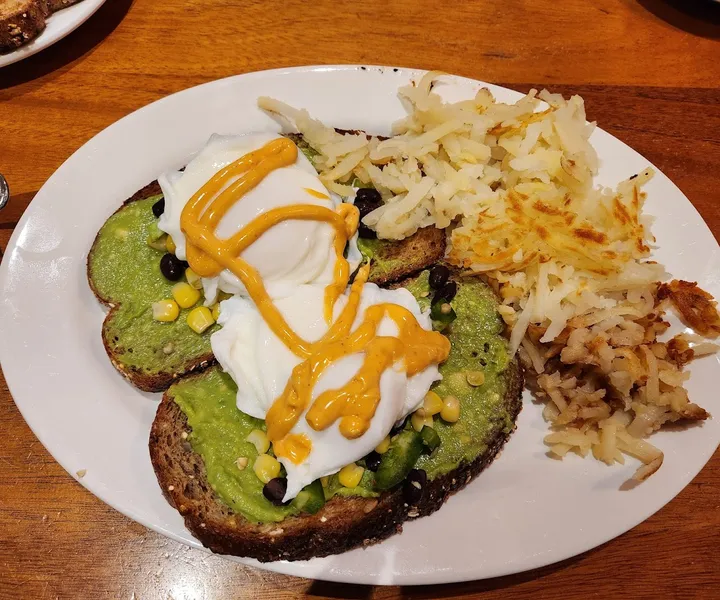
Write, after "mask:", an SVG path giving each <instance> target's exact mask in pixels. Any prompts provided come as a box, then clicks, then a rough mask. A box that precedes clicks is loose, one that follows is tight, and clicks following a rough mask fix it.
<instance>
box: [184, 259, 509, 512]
mask: <svg viewBox="0 0 720 600" xmlns="http://www.w3.org/2000/svg"><path fill="white" fill-rule="evenodd" d="M408 289H409V290H410V291H411V292H412V293H413V294H414V295H415V297H416V298H417V299H418V300H419V302H420V304H421V306H422V307H423V309H427V308H429V306H430V301H429V298H428V294H427V293H426V292H429V291H430V290H429V286H428V275H427V272H425V273H423V274H422V275H421V276H420V277H419V278H418V279H416V280H415V281H413V282H412V283H411V284H410V285H409V286H408ZM451 304H452V306H453V308H454V310H455V312H456V313H457V318H456V319H455V321H453V323H452V324H451V326H450V327H449V330H448V331H446V333H447V334H448V336H449V338H450V341H451V344H452V350H451V352H450V357H449V358H448V360H447V362H446V363H445V364H443V365H441V366H440V372H441V373H442V375H443V380H442V381H441V382H439V383H438V384H437V385H436V386H435V388H434V389H435V391H436V392H437V393H438V394H439V395H440V396H441V397H445V396H446V395H448V394H452V395H454V396H456V397H457V398H458V399H459V400H460V405H461V408H460V419H459V420H458V422H457V423H454V424H449V423H445V422H444V421H442V419H440V418H438V417H436V418H435V431H436V432H437V434H438V437H439V438H440V445H439V447H437V448H436V449H435V450H434V451H433V452H432V453H431V454H424V455H422V456H421V457H420V459H419V460H418V461H417V463H416V465H415V467H416V468H419V469H424V470H425V471H426V472H427V475H428V478H429V479H431V480H432V479H434V478H435V477H438V476H439V475H443V474H445V473H447V472H449V471H452V470H453V469H455V468H456V467H458V465H459V464H460V463H461V462H463V461H468V462H469V461H472V460H473V459H474V458H475V457H477V456H478V455H479V454H481V453H482V452H484V451H485V450H486V448H487V443H488V441H489V440H490V438H491V437H493V436H494V434H495V432H497V431H498V430H499V429H511V428H512V426H513V423H512V419H511V417H510V415H508V414H507V412H506V410H505V408H504V403H503V397H504V393H505V385H506V383H505V379H504V377H503V375H502V373H503V371H504V370H505V369H506V368H507V366H508V364H509V357H508V352H507V342H506V341H505V339H504V338H503V337H502V335H501V333H502V322H501V320H500V317H499V315H498V314H497V310H496V306H497V301H496V299H495V297H494V295H493V292H492V291H491V290H490V288H489V287H488V286H487V285H485V284H484V283H483V282H482V281H480V280H478V279H472V280H470V279H465V280H463V281H462V282H461V283H460V285H459V286H458V293H457V295H456V296H455V298H454V299H453V300H452V302H451ZM480 370H481V371H483V372H484V374H485V382H484V383H483V385H481V386H477V387H473V386H471V385H469V384H468V383H467V380H466V373H467V372H469V371H472V372H475V371H480ZM236 390H237V388H236V386H235V384H234V383H233V381H232V380H231V379H230V378H229V376H227V375H225V374H223V373H221V372H220V371H219V369H217V368H215V369H211V370H210V371H209V372H208V373H207V374H205V375H202V376H200V377H195V378H191V379H188V380H184V381H180V382H178V383H177V384H175V385H174V386H173V387H171V388H170V393H171V394H172V396H173V397H174V399H175V401H176V402H177V403H178V405H179V406H180V408H181V409H182V411H183V412H184V413H185V414H186V415H187V418H188V424H189V425H190V427H192V430H193V431H192V433H191V434H190V437H189V440H190V443H191V444H192V447H193V449H194V450H195V451H196V452H198V453H199V454H200V455H201V456H202V457H203V461H204V462H205V467H206V469H207V477H208V481H209V482H210V485H211V486H212V488H213V490H214V491H215V493H217V495H218V496H219V497H220V499H221V500H222V501H223V502H225V503H226V504H228V505H229V506H230V507H231V508H232V509H233V510H235V511H237V512H239V513H240V514H242V515H243V516H244V517H245V518H247V519H248V520H250V521H254V522H266V521H279V520H282V519H283V518H284V517H285V516H287V515H290V514H294V513H295V512H297V511H296V509H295V508H294V507H292V506H287V507H276V506H273V505H272V504H271V503H270V502H268V501H267V500H266V499H265V497H264V496H263V494H262V487H263V486H262V483H261V482H260V481H259V480H258V478H257V476H256V475H255V473H254V472H253V470H252V464H253V461H254V459H255V457H256V456H257V452H256V450H255V447H254V446H252V444H249V443H247V442H245V441H244V440H245V437H246V436H247V434H248V433H249V432H250V431H251V430H252V429H255V428H264V427H265V425H264V423H263V422H262V421H258V420H257V419H254V418H252V417H249V416H247V415H245V414H243V413H241V412H240V411H239V410H237V408H236V407H235V393H236ZM243 456H244V457H248V458H249V463H248V467H247V468H245V469H242V470H241V469H239V468H238V467H237V464H236V462H237V459H238V458H239V457H243ZM384 456H385V455H384ZM378 493H379V491H378V490H377V489H375V474H374V473H373V472H371V471H370V470H367V469H366V470H365V473H364V475H363V478H362V480H361V481H360V484H359V485H358V486H357V487H355V488H353V489H348V488H345V487H343V486H342V485H341V484H340V482H339V481H338V478H337V475H333V476H331V477H330V478H329V480H328V482H327V485H326V486H325V497H326V499H330V498H331V497H332V496H334V495H341V496H363V497H372V496H377V495H378Z"/></svg>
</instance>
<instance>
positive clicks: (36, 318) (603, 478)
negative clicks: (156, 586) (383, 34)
mask: <svg viewBox="0 0 720 600" xmlns="http://www.w3.org/2000/svg"><path fill="white" fill-rule="evenodd" d="M419 75H421V73H418V72H415V71H410V70H406V69H392V68H378V67H354V66H340V67H338V66H334V67H302V68H294V69H284V70H275V71H265V72H260V73H251V74H248V75H241V76H237V77H232V78H229V79H224V80H221V81H215V82H212V83H208V84H205V85H202V86H199V87H196V88H193V89H189V90H186V91H183V92H180V93H178V94H175V95H173V96H170V97H168V98H165V99H163V100H160V101H158V102H156V103H154V104H151V105H150V106H147V107H145V108H143V109H141V110H139V111H137V112H135V113H133V114H131V115H129V116H128V117H125V118H124V119H122V120H121V121H119V122H117V123H115V124H114V125H112V126H111V127H108V128H107V129H106V130H105V131H103V132H101V133H100V134H98V135H97V136H96V137H94V138H93V139H92V140H90V141H89V142H88V143H87V144H85V145H84V146H83V147H82V148H81V149H80V150H78V151H77V152H76V153H75V154H74V155H73V156H72V157H70V159H69V160H68V161H67V162H66V163H65V164H64V165H63V166H62V167H60V169H58V171H57V172H56V173H55V174H54V175H53V176H52V177H51V178H50V179H49V180H48V182H47V183H46V184H45V186H44V187H43V188H42V189H41V190H40V192H38V194H37V196H35V199H34V200H33V202H32V204H31V206H30V207H29V208H28V210H27V211H26V212H25V214H24V215H23V218H22V219H21V221H20V223H19V224H18V226H17V228H16V230H15V232H14V234H13V237H12V239H11V241H10V244H9V247H8V250H7V253H6V256H5V260H4V262H3V264H2V265H1V266H0V286H1V287H0V330H1V331H2V333H1V334H0V340H2V342H1V345H0V359H1V360H2V366H3V369H4V371H5V377H6V378H7V381H8V384H9V386H10V390H11V391H12V393H13V396H14V398H15V402H16V403H17V405H18V407H19V408H20V410H21V412H22V414H23V416H24V417H25V419H26V420H27V422H28V423H29V425H30V427H31V428H32V429H33V431H34V432H35V434H36V435H37V436H38V438H39V439H40V441H41V442H42V443H43V444H44V445H45V447H46V448H47V449H48V450H49V451H50V452H51V453H52V454H53V456H54V457H55V458H56V459H57V460H58V462H59V463H60V464H61V465H62V466H63V467H64V468H65V469H66V470H67V471H68V472H69V473H71V474H75V473H76V472H77V471H78V470H80V469H86V470H87V474H86V475H85V477H84V478H83V479H82V480H81V481H80V482H81V483H82V485H84V486H85V487H87V488H88V489H89V490H90V491H91V492H92V493H94V494H96V495H97V496H99V497H100V498H102V499H103V500H104V501H105V502H107V503H108V504H110V505H111V506H113V507H115V508H116V509H117V510H119V511H121V512H122V513H124V514H126V515H128V516H129V517H130V518H132V519H135V520H136V521H139V522H140V523H142V524H144V525H146V526H148V527H150V528H152V529H154V530H156V531H159V532H160V533H163V534H165V535H167V536H169V537H171V538H173V539H176V540H179V541H181V542H185V543H186V544H189V545H191V546H194V547H198V543H197V542H196V541H195V540H194V539H193V538H192V537H191V536H190V535H189V534H188V532H187V531H186V530H185V528H184V527H183V522H182V519H181V518H180V516H179V515H178V513H177V512H175V511H174V510H173V509H172V508H170V506H169V505H168V504H167V503H166V502H165V500H164V499H163V497H162V495H161V493H160V489H159V488H158V485H157V483H156V480H155V476H154V474H153V471H152V467H151V465H150V460H149V456H148V450H147V440H148V431H149V429H150V423H151V421H152V419H153V416H154V412H155V408H156V406H157V402H158V400H159V398H160V396H159V395H152V394H143V393H140V392H138V391H136V390H135V389H134V388H132V387H131V386H130V385H129V384H127V383H126V382H125V381H124V380H123V379H122V378H121V377H120V376H119V375H118V374H117V373H116V372H115V370H114V369H113V367H112V366H111V365H110V362H109V361H108V359H107V356H106V355H105V351H104V350H103V346H102V343H101V340H100V325H101V322H102V319H103V315H104V313H103V310H102V309H101V307H100V305H99V304H98V302H97V301H96V300H95V298H94V297H93V295H92V293H91V292H90V290H89V288H88V286H87V282H86V279H85V260H86V257H87V252H88V249H89V247H90V244H91V242H92V240H93V237H94V236H95V233H96V232H97V230H98V229H99V228H100V226H101V225H102V224H103V222H104V221H105V219H106V218H107V217H108V216H109V215H110V214H111V213H112V212H113V211H114V210H115V209H116V208H117V207H118V206H119V205H120V203H121V202H122V201H123V200H124V199H125V198H127V197H128V196H130V195H131V194H132V193H133V192H135V191H136V190H137V189H139V188H140V187H142V186H143V185H145V184H146V183H148V182H149V181H151V180H152V179H154V178H155V177H156V176H157V175H158V174H159V173H160V172H161V171H163V170H165V169H169V168H174V167H179V166H181V165H183V164H185V163H186V161H187V160H188V158H189V157H190V156H191V155H192V153H193V152H195V151H196V150H197V149H198V148H200V147H201V146H202V145H203V144H204V143H205V141H206V139H207V138H208V136H209V135H210V134H211V133H213V132H219V133H240V132H244V131H248V130H278V126H277V124H276V123H275V122H274V121H273V120H271V119H270V118H269V117H268V116H266V115H265V114H264V113H262V112H261V111H260V110H258V109H257V108H256V105H255V101H256V98H257V97H258V96H260V95H270V96H273V97H276V98H279V99H281V100H285V101H287V102H290V103H292V104H293V105H294V106H299V107H307V108H308V109H310V111H311V113H312V114H313V115H314V116H315V117H318V118H321V119H322V120H324V121H325V122H327V123H331V124H333V125H335V126H339V127H345V128H351V129H356V128H362V129H367V130H369V131H374V132H377V133H383V132H387V131H388V128H389V126H390V123H391V122H392V121H393V120H394V119H396V118H398V117H400V116H401V115H403V111H402V108H401V105H400V103H399V101H398V99H397V96H396V92H397V88H398V86H400V85H404V84H406V83H407V82H408V81H409V80H410V79H411V78H414V77H418V76H419ZM480 85H484V84H480V83H478V82H475V81H471V80H468V79H463V78H448V79H447V80H446V84H445V85H441V86H438V87H437V88H436V89H438V90H439V91H440V92H441V93H443V95H445V96H446V97H448V98H452V99H458V98H461V97H468V96H470V95H471V94H473V93H474V91H475V90H477V88H478V87H479V86H480ZM490 88H491V89H492V91H493V93H494V94H495V95H496V96H497V97H498V98H499V99H500V100H505V101H513V100H515V99H516V98H518V97H519V94H518V93H517V92H513V91H511V90H507V89H504V88H499V87H495V86H490ZM592 141H593V143H594V144H595V147H596V148H597V150H598V152H599V154H600V156H601V157H602V173H601V181H602V182H604V183H607V184H609V183H614V182H617V181H618V180H620V179H622V178H625V177H628V176H630V175H632V174H633V173H637V172H638V171H640V170H641V169H643V168H645V167H646V166H647V164H648V161H646V160H645V159H644V158H642V157H641V156H640V155H639V154H637V153H636V152H634V151H633V150H631V149H630V148H629V147H627V146H626V145H625V144H623V143H622V142H620V141H619V140H617V139H615V138H613V137H612V136H610V135H608V134H607V133H605V132H603V131H597V132H596V133H595V134H594V136H593V140H592ZM647 191H648V194H649V200H648V211H649V212H650V213H652V214H654V215H656V216H657V222H656V224H655V228H654V231H655V233H656V235H657V238H658V242H659V245H660V249H659V250H658V252H657V255H656V256H657V258H658V259H659V260H661V261H663V262H664V263H665V264H666V265H667V266H668V268H669V269H670V271H671V272H673V273H675V274H677V275H681V276H683V277H684V278H686V279H690V280H697V281H698V282H700V285H701V286H702V287H703V288H705V289H706V290H708V291H709V292H711V293H713V294H714V295H715V296H716V297H720V281H719V279H718V277H719V276H720V249H719V248H718V245H717V243H716V242H715V239H714V238H713V236H712V234H711V233H710V231H709V230H708V228H707V226H706V225H705V223H704V222H703V221H702V219H701V218H700V216H699V215H698V213H697V212H696V211H695V209H694V208H693V206H692V205H691V204H690V202H689V201H688V200H687V198H685V196H683V194H682V192H680V190H679V189H678V188H677V187H675V185H673V184H672V183H671V182H670V181H669V180H668V179H667V178H666V177H665V176H664V175H662V174H661V173H658V175H657V177H656V178H655V179H654V180H653V181H652V182H651V183H650V184H649V185H648V186H647ZM719 378H720V363H719V362H718V359H717V358H715V357H713V358H706V359H703V360H702V361H699V362H698V363H697V364H695V365H693V368H692V379H691V380H690V382H689V385H688V387H689V390H690V394H691V397H692V398H693V399H694V400H695V401H696V402H698V403H700V404H701V405H703V406H705V407H707V408H708V409H709V410H710V411H712V412H714V413H720V410H719V407H718V400H717V393H716V389H717V383H716V382H717V381H718V379H719ZM714 390H715V391H714ZM545 433H546V425H545V423H544V422H543V420H542V418H541V414H540V408H539V407H538V406H536V405H533V404H532V402H531V401H530V399H529V398H528V397H526V398H525V406H524V408H523V411H522V413H521V415H520V419H519V421H518V430H517V432H516V433H515V434H514V435H513V436H512V438H511V440H510V442H509V443H508V445H507V446H506V448H505V450H504V451H503V453H502V456H501V457H500V458H499V459H498V460H497V461H496V462H495V463H493V465H492V466H491V467H490V468H489V469H488V470H487V472H485V473H484V474H483V475H482V476H480V477H479V478H478V479H477V480H476V481H475V482H474V483H472V484H471V485H470V486H469V487H468V488H467V489H466V490H464V491H462V492H460V493H459V494H457V495H455V496H454V497H453V498H451V499H450V500H449V501H448V503H447V505H446V506H445V507H443V508H442V509H441V510H440V511H439V512H438V513H436V514H435V515H433V516H431V517H427V518H424V519H420V520H418V521H415V522H412V523H409V524H408V525H407V526H406V527H405V531H404V533H403V534H402V535H398V536H395V537H393V538H391V539H389V540H387V541H386V542H383V543H382V544H379V545H376V546H373V547H371V548H368V549H366V550H354V551H352V552H349V553H346V554H343V555H339V556H332V557H329V558H324V559H315V560H311V561H308V562H299V563H284V562H278V563H273V564H268V565H264V566H265V568H269V569H272V570H275V571H279V572H282V573H289V574H292V575H301V576H305V577H314V578H319V579H327V580H333V581H345V582H353V583H367V584H378V583H384V584H421V583H442V582H450V581H462V580H470V579H480V578H484V577H493V576H498V575H505V574H509V573H514V572H518V571H523V570H527V569H533V568H536V567H541V566H543V565H547V564H549V563H553V562H556V561H559V560H562V559H565V558H568V557H571V556H573V555H576V554H578V553H581V552H584V551H585V550H588V549H590V548H592V547H594V546H597V545H599V544H602V543H603V542H606V541H607V540H609V539H611V538H613V537H615V536H618V535H620V534H621V533H623V532H625V531H627V530H628V529H630V528H631V527H633V526H635V525H637V524H638V523H640V522H641V521H643V520H644V519H646V518H647V517H649V516H650V515H651V514H653V513H654V512H655V511H657V510H658V509H659V508H661V507H662V506H663V505H664V504H666V503H667V502H669V501H670V500H671V499H672V498H673V497H674V496H675V495H676V494H677V493H678V492H679V491H680V490H682V488H683V487H685V486H686V485H687V484H688V483H689V482H690V480H691V479H692V478H693V477H694V476H695V475H696V474H697V472H698V471H699V470H700V469H701V468H702V467H703V465H704V464H705V463H706V462H707V460H708V459H709V458H710V456H711V455H712V453H713V451H714V450H715V448H716V447H717V445H718V442H719V441H720V420H718V419H715V420H710V421H708V422H706V423H704V424H703V425H702V426H697V427H695V428H693V429H692V431H685V432H667V433H661V434H659V435H657V436H655V437H654V438H653V443H656V444H657V445H659V446H660V447H661V448H662V449H663V450H664V452H665V464H664V465H663V467H662V469H660V471H659V472H658V473H657V474H656V475H654V476H653V477H652V478H650V480H649V481H647V482H645V483H644V484H642V485H641V486H638V487H636V488H635V489H632V490H629V491H619V489H618V488H619V487H620V485H621V484H622V483H623V482H624V481H625V480H626V479H627V478H628V477H630V476H631V475H632V473H633V472H634V470H635V468H636V466H637V464H627V465H626V466H624V467H622V466H616V467H614V468H610V467H606V466H604V465H603V464H601V463H599V462H597V461H594V460H592V459H588V460H582V459H580V458H578V457H575V456H570V457H568V458H567V459H566V460H565V461H564V462H562V463H561V462H559V461H554V460H551V459H549V458H547V457H546V456H545V449H544V446H543V444H542V438H543V435H544V434H545ZM628 462H629V463H632V462H633V461H628ZM650 550H651V549H650V548H648V551H650ZM242 562H245V563H248V564H253V565H257V564H258V563H256V562H255V561H252V560H243V561H242Z"/></svg>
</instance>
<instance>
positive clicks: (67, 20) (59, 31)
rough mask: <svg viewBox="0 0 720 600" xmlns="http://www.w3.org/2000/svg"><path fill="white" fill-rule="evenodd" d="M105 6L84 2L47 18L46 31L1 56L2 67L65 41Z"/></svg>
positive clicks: (95, 0)
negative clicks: (66, 37)
mask: <svg viewBox="0 0 720 600" xmlns="http://www.w3.org/2000/svg"><path fill="white" fill-rule="evenodd" d="M103 4H105V0H83V1H82V2H80V3H78V4H73V5H72V6H69V7H67V8H63V9H62V10H59V11H58V12H56V13H53V14H52V15H50V16H49V17H48V18H47V24H46V26H45V31H43V32H42V33H41V34H40V35H39V36H37V37H36V38H35V39H34V40H32V41H31V42H29V43H27V44H25V45H24V46H20V48H18V49H17V50H14V51H13V52H10V53H9V54H0V67H5V66H7V65H11V64H13V63H16V62H18V61H19V60H22V59H23V58H27V57H28V56H32V55H33V54H37V53H38V52H40V50H44V49H45V48H47V47H48V46H51V45H52V44H54V43H55V42H57V41H59V40H61V39H63V38H64V37H65V36H66V35H68V34H70V33H72V32H73V31H75V30H76V29H77V28H78V27H80V25H82V24H83V23H84V22H85V21H87V20H88V19H89V18H90V17H92V16H93V15H94V14H95V11H97V9H98V8H100V7H101V6H102V5H103Z"/></svg>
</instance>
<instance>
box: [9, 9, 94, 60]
mask: <svg viewBox="0 0 720 600" xmlns="http://www.w3.org/2000/svg"><path fill="white" fill-rule="evenodd" d="M80 1H81V0H3V1H2V2H0V54H5V53H8V52H12V51H13V50H16V49H17V48H19V47H20V46H22V45H24V44H27V43H28V42H30V41H32V40H33V39H34V38H36V37H37V36H38V35H40V34H41V33H42V32H43V31H44V30H45V20H46V19H47V17H48V16H50V14H52V13H54V12H56V11H58V10H61V9H63V8H66V7H68V6H70V5H72V4H77V3H78V2H80Z"/></svg>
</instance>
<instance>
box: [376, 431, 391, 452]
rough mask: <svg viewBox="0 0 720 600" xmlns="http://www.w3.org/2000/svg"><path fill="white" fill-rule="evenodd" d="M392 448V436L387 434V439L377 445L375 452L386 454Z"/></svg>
mask: <svg viewBox="0 0 720 600" xmlns="http://www.w3.org/2000/svg"><path fill="white" fill-rule="evenodd" d="M389 449H390V436H389V435H386V436H385V439H384V440H383V441H382V442H380V443H379V444H378V445H377V446H376V447H375V452H377V453H378V454H385V453H386V452H387V451H388V450H389Z"/></svg>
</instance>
